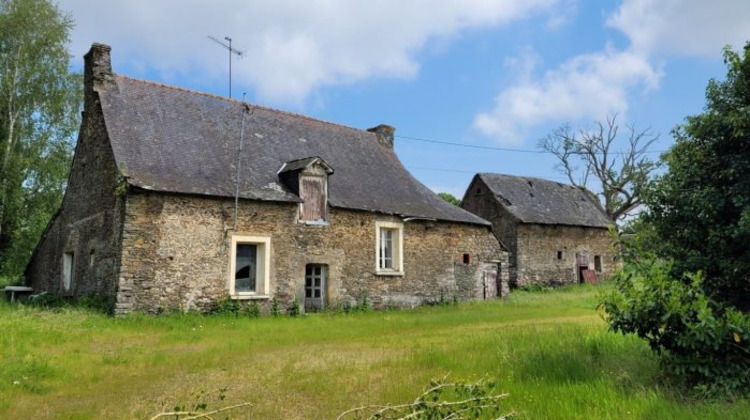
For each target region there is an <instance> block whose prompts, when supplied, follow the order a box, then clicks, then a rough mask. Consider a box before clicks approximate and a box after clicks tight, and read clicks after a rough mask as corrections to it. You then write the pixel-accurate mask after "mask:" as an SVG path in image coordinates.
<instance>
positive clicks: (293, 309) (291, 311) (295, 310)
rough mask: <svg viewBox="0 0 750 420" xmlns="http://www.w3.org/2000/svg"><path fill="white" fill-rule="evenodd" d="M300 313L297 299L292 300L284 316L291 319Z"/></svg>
mask: <svg viewBox="0 0 750 420" xmlns="http://www.w3.org/2000/svg"><path fill="white" fill-rule="evenodd" d="M301 313H302V310H301V309H300V307H299V299H297V298H294V300H293V301H292V304H291V305H289V307H288V308H286V314H287V315H289V316H291V317H296V316H299V315H300V314H301Z"/></svg>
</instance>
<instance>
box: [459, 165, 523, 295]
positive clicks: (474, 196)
mask: <svg viewBox="0 0 750 420" xmlns="http://www.w3.org/2000/svg"><path fill="white" fill-rule="evenodd" d="M461 208H463V209H464V210H466V211H469V212H471V213H474V214H476V215H477V216H479V217H481V218H483V219H485V220H488V221H489V222H490V223H492V231H493V233H494V234H495V236H496V237H497V239H498V241H500V244H501V245H502V246H503V247H504V248H505V249H506V250H507V251H508V253H509V254H508V266H507V267H508V269H507V270H506V271H507V273H506V274H507V275H508V281H509V283H510V284H511V285H515V281H516V267H517V261H516V256H517V255H518V252H517V251H518V249H517V244H516V235H517V233H516V224H517V222H518V219H516V218H515V216H513V215H512V214H511V213H510V212H509V211H507V210H506V209H505V208H504V207H502V206H501V205H500V204H499V203H498V198H496V197H495V194H494V193H493V192H492V190H490V189H489V188H487V186H485V185H484V183H483V182H481V181H480V180H479V178H475V179H474V181H472V183H471V185H469V188H468V189H467V191H466V194H465V195H464V198H463V200H461Z"/></svg>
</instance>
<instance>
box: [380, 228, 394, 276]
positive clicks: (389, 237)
mask: <svg viewBox="0 0 750 420" xmlns="http://www.w3.org/2000/svg"><path fill="white" fill-rule="evenodd" d="M380 268H393V229H380Z"/></svg>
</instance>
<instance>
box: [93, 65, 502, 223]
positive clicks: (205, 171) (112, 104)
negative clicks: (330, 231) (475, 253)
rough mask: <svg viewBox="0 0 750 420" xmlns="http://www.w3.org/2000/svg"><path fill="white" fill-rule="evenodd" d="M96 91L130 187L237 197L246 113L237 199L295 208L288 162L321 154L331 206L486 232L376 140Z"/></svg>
mask: <svg viewBox="0 0 750 420" xmlns="http://www.w3.org/2000/svg"><path fill="white" fill-rule="evenodd" d="M114 80H115V82H116V83H115V84H112V85H109V86H105V87H100V88H99V89H98V91H99V97H100V99H101V104H102V110H103V112H104V119H105V123H106V127H107V132H108V134H109V138H110V141H111V143H112V149H113V151H114V155H115V159H116V161H117V165H118V167H119V168H120V170H121V171H122V172H123V174H124V175H125V176H126V177H127V180H128V182H129V183H130V184H131V185H133V186H136V187H139V188H143V189H147V190H155V191H165V192H175V193H187V194H199V195H208V196H219V197H234V191H235V181H234V178H235V176H236V173H237V162H238V150H239V149H238V146H239V140H240V132H241V127H242V116H243V113H245V128H244V147H243V152H242V154H241V156H240V157H241V176H240V180H241V181H240V197H241V198H244V199H253V200H267V201H278V202H299V197H297V196H296V195H295V194H293V193H292V192H290V191H289V190H288V189H287V188H286V187H285V186H283V185H282V184H281V182H280V180H279V177H278V171H279V170H280V169H281V167H282V166H283V165H284V163H287V162H291V161H294V160H297V159H305V158H310V157H320V158H321V159H323V160H324V161H325V162H327V163H328V164H329V165H330V166H331V167H332V168H333V170H334V171H335V172H334V173H333V174H332V175H330V177H329V184H328V191H329V197H328V199H329V203H330V205H331V206H333V207H339V208H346V209H355V210H366V211H374V212H379V213H386V214H394V215H399V216H403V217H422V218H430V219H437V220H446V221H455V222H463V223H472V224H481V225H489V222H487V221H485V220H484V219H482V218H480V217H478V216H475V215H473V214H471V213H469V212H467V211H465V210H463V209H461V208H458V207H456V206H453V205H451V204H448V203H446V202H445V201H443V200H442V199H440V198H439V197H438V196H437V195H436V194H434V193H433V192H432V191H430V190H429V189H428V188H427V187H425V186H424V185H422V184H421V183H420V182H419V181H417V180H416V179H415V178H414V177H413V176H412V175H411V174H410V173H409V172H408V171H407V170H406V169H405V168H404V167H403V165H402V164H401V162H400V161H399V160H398V158H397V157H396V154H395V153H394V151H393V149H391V148H388V147H384V146H382V145H381V144H380V143H379V142H378V140H377V137H376V135H375V134H374V133H372V132H369V131H363V130H358V129H354V128H350V127H345V126H341V125H337V124H332V123H329V122H324V121H320V120H316V119H312V118H308V117H305V116H302V115H298V114H292V113H288V112H282V111H278V110H274V109H269V108H265V107H260V106H255V105H250V106H249V110H248V107H246V105H245V104H244V103H242V102H239V101H234V100H231V99H226V98H220V97H216V96H212V95H207V94H202V93H198V92H193V91H189V90H185V89H180V88H175V87H170V86H165V85H161V84H157V83H153V82H147V81H141V80H135V79H131V78H128V77H124V76H119V75H116V76H114Z"/></svg>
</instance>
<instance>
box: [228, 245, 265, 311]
mask: <svg viewBox="0 0 750 420" xmlns="http://www.w3.org/2000/svg"><path fill="white" fill-rule="evenodd" d="M230 251H231V253H230V259H229V294H230V295H231V296H233V297H235V298H240V299H241V298H246V299H251V298H254V297H256V298H261V297H268V294H269V293H270V290H271V284H270V283H271V238H270V237H268V236H244V235H232V247H231V250H230Z"/></svg>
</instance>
